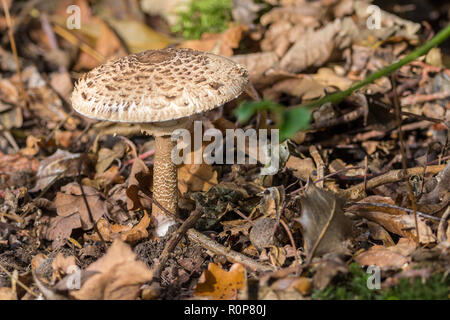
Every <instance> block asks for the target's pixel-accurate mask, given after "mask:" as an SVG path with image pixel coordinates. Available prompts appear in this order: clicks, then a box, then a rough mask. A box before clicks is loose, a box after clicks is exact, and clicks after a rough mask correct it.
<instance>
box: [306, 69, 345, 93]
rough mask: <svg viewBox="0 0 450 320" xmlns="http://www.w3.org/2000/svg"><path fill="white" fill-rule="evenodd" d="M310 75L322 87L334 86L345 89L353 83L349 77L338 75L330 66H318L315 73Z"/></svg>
mask: <svg viewBox="0 0 450 320" xmlns="http://www.w3.org/2000/svg"><path fill="white" fill-rule="evenodd" d="M311 77H312V78H313V79H314V80H315V81H316V82H317V83H319V84H320V85H322V86H324V87H336V88H338V89H339V90H341V91H344V90H347V89H348V88H350V86H351V85H352V84H353V81H351V80H350V79H349V78H347V77H340V76H338V75H337V74H336V73H335V72H334V71H333V70H332V69H330V68H320V69H319V70H317V73H316V74H313V75H311Z"/></svg>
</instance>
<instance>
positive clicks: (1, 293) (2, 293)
mask: <svg viewBox="0 0 450 320" xmlns="http://www.w3.org/2000/svg"><path fill="white" fill-rule="evenodd" d="M0 300H17V295H16V293H15V292H14V290H13V289H12V288H8V287H1V288H0Z"/></svg>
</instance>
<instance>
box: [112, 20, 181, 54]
mask: <svg viewBox="0 0 450 320" xmlns="http://www.w3.org/2000/svg"><path fill="white" fill-rule="evenodd" d="M108 22H109V23H110V24H111V25H112V27H113V28H114V30H115V31H117V33H118V34H119V35H120V37H121V38H122V39H123V40H124V41H125V43H126V45H127V47H128V48H129V49H130V52H131V53H137V52H142V51H146V50H155V49H163V48H166V47H167V46H168V45H170V44H172V43H174V39H172V38H169V37H168V36H166V35H164V34H162V33H159V32H156V31H154V30H153V29H151V28H150V27H148V26H147V25H146V24H145V23H142V22H139V21H134V20H115V19H109V20H108Z"/></svg>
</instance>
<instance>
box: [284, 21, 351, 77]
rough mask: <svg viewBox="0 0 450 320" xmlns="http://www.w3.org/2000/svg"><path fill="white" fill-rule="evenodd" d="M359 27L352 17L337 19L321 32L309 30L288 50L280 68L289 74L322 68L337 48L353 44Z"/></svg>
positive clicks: (320, 30)
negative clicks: (310, 68) (311, 68)
mask: <svg viewBox="0 0 450 320" xmlns="http://www.w3.org/2000/svg"><path fill="white" fill-rule="evenodd" d="M357 29H358V28H357V27H356V25H355V23H354V22H353V20H352V19H351V18H350V17H347V18H344V19H342V20H341V19H336V20H335V21H333V22H331V23H329V24H327V25H326V26H325V27H323V28H321V29H319V30H312V29H308V30H307V31H306V33H305V34H304V35H303V36H302V37H301V38H300V39H299V40H298V41H297V42H296V43H295V44H294V45H293V46H292V47H291V48H290V49H289V50H288V52H287V53H286V54H285V56H284V57H283V58H282V59H281V61H280V66H281V68H282V69H283V70H286V71H288V72H295V73H296V72H300V71H302V70H305V69H306V68H308V67H320V66H322V65H323V64H324V63H325V62H327V61H328V59H329V58H330V57H331V54H332V53H333V50H334V49H335V48H339V49H343V48H345V47H347V46H349V45H350V44H351V41H349V40H351V39H352V38H353V37H354V33H355V32H357Z"/></svg>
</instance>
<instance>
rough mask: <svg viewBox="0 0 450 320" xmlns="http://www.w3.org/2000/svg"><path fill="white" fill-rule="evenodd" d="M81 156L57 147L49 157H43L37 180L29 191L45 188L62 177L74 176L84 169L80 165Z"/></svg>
mask: <svg viewBox="0 0 450 320" xmlns="http://www.w3.org/2000/svg"><path fill="white" fill-rule="evenodd" d="M81 161H82V157H81V154H80V153H70V152H68V151H64V150H60V149H58V150H57V151H56V152H55V153H54V154H52V155H51V156H50V157H48V158H46V159H44V160H42V161H41V163H40V164H39V169H38V172H37V177H38V181H37V182H36V185H35V186H34V188H33V189H30V192H37V191H40V190H43V189H45V188H46V187H47V186H49V185H51V184H52V183H53V182H55V181H56V180H58V179H61V178H63V177H74V176H77V175H79V174H80V170H81V171H83V170H84V166H83V165H81Z"/></svg>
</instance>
